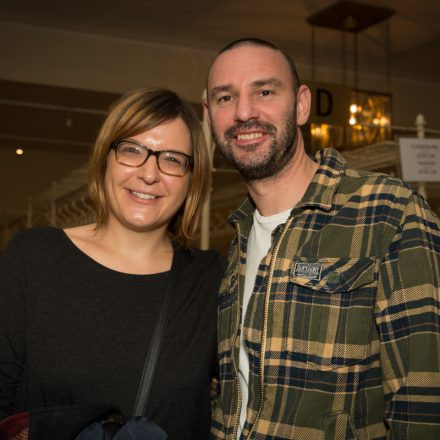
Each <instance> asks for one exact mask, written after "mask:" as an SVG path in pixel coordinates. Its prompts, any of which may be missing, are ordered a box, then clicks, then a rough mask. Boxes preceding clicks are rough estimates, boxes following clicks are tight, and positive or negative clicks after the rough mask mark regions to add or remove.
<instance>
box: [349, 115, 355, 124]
mask: <svg viewBox="0 0 440 440" xmlns="http://www.w3.org/2000/svg"><path fill="white" fill-rule="evenodd" d="M348 123H349V124H350V125H354V124H356V118H355V117H354V116H352V117H351V118H350V119H349V121H348Z"/></svg>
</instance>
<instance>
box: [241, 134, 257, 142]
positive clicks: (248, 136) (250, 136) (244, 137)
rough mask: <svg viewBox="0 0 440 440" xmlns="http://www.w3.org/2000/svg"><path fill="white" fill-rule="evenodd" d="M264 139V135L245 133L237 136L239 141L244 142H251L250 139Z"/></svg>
mask: <svg viewBox="0 0 440 440" xmlns="http://www.w3.org/2000/svg"><path fill="white" fill-rule="evenodd" d="M261 137H263V133H243V134H239V135H237V140H239V141H244V140H246V141H247V140H249V139H258V138H261Z"/></svg>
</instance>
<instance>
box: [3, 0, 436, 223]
mask: <svg viewBox="0 0 440 440" xmlns="http://www.w3.org/2000/svg"><path fill="white" fill-rule="evenodd" d="M333 3H335V2H334V1H326V0H272V1H271V2H267V0H240V1H237V0H222V1H219V0H186V1H181V0H161V1H156V0H149V1H148V0H125V1H124V2H120V1H114V0H108V1H106V2H98V1H93V0H87V1H86V0H76V1H74V2H62V1H59V0H40V1H35V0H20V1H2V2H0V21H3V22H6V23H17V24H27V25H35V26H38V27H43V28H54V29H63V30H70V31H74V32H79V33H83V34H96V35H105V36H112V37H116V38H121V39H126V40H136V41H142V42H148V43H150V44H157V45H158V46H161V45H165V46H168V47H169V46H171V47H177V48H182V49H196V50H197V49H200V50H204V51H208V52H210V53H212V54H215V53H216V52H217V51H218V50H219V49H220V48H221V47H222V46H224V45H225V44H226V43H228V42H229V41H231V40H233V39H236V38H240V37H243V36H256V37H260V38H264V39H268V40H270V41H273V42H275V43H276V44H278V45H280V47H282V48H283V49H285V50H286V51H287V52H289V53H291V54H294V56H295V60H296V61H297V62H298V63H304V64H310V62H311V26H310V25H309V24H308V23H307V18H308V17H310V16H311V15H313V14H315V13H316V12H318V11H321V10H323V9H324V8H326V7H329V6H331V5H332V4H333ZM358 3H363V4H367V5H375V6H379V7H386V8H390V9H392V10H394V11H395V13H394V15H393V16H392V17H391V19H390V28H389V31H390V43H391V44H390V48H391V71H392V73H393V75H395V74H398V75H399V77H401V78H407V79H411V80H416V81H420V82H425V83H436V84H437V85H438V84H439V82H440V81H439V72H440V56H439V52H440V1H438V0H418V1H417V2H416V1H414V0H383V1H378V0H368V1H366V0H358ZM359 35H361V36H362V38H360V37H359V44H360V46H361V49H362V50H361V51H360V54H361V55H360V57H359V68H360V69H362V70H363V71H367V72H371V73H373V74H374V73H375V72H380V73H381V74H382V75H383V66H384V64H385V63H386V50H385V41H386V38H387V27H386V25H385V24H384V23H381V24H379V25H377V26H372V27H370V28H368V29H366V30H364V31H362V32H361V33H360V34H359ZM315 36H316V58H317V59H318V60H319V64H320V65H323V66H328V67H330V68H337V69H340V66H341V33H339V32H335V31H333V30H329V29H325V28H318V29H316V32H315ZM0 47H1V42H0ZM408 60H411V61H410V62H409V61H408ZM6 61H7V60H6ZM2 62H5V60H4V59H3V60H2ZM117 96H118V94H116V93H104V92H102V91H101V92H97V91H87V90H76V89H66V88H62V87H51V86H50V85H44V86H43V85H38V84H24V83H19V82H13V81H6V80H2V79H1V78H0V120H1V121H2V122H1V124H0V161H1V163H2V176H3V177H0V178H1V179H2V180H0V185H1V187H2V188H3V190H2V194H1V200H0V204H1V208H0V223H1V216H2V214H5V213H7V212H19V211H20V212H23V211H25V209H26V200H27V196H24V194H27V195H29V194H33V195H34V196H35V195H37V194H39V193H41V192H43V191H44V190H47V189H48V188H49V187H50V182H51V181H53V180H58V179H60V178H61V177H62V176H63V175H65V174H66V173H68V172H69V171H70V170H72V169H74V168H77V167H79V166H80V165H81V164H82V163H84V162H85V161H86V160H87V155H88V151H89V145H90V144H91V142H92V141H93V139H94V137H95V136H96V131H97V128H98V127H99V125H100V124H101V122H102V119H103V117H104V114H105V110H106V109H107V108H108V105H109V103H110V102H112V101H113V100H114V99H115V98H116V97H117ZM8 101H14V104H13V105H12V104H8ZM28 101H31V102H30V104H32V105H27V103H29V102H28ZM17 102H21V104H20V105H17ZM39 105H41V107H39ZM63 108H66V109H70V110H72V109H73V111H74V109H75V108H76V109H78V110H81V109H82V110H84V109H85V110H86V111H78V112H77V113H75V111H74V113H73V114H72V117H73V120H74V127H71V124H70V122H69V120H70V115H69V112H66V111H61V112H60V110H63ZM57 118H62V121H61V122H59V123H58V122H57V120H58V119H57ZM76 118H80V120H79V122H78V119H76ZM48 120H49V121H51V122H52V123H51V124H47V122H43V121H48ZM23 121H25V123H24V122H23ZM75 124H77V125H75ZM78 126H81V127H83V129H81V130H78V129H77V127H78ZM55 127H58V128H57V129H55ZM5 133H7V136H6V135H5ZM21 140H27V142H28V144H27V145H30V146H31V147H32V148H33V153H32V154H34V155H35V154H36V153H38V154H39V161H40V163H41V160H43V159H42V158H44V161H45V162H44V163H46V164H47V167H35V163H36V158H35V156H33V155H32V154H28V155H27V157H26V158H24V157H23V158H18V157H15V148H16V147H19V145H20V142H21ZM73 147H75V148H73ZM61 153H67V155H66V154H64V155H62V154H61ZM19 161H20V168H19V167H18V165H19ZM25 161H27V162H26V164H25V166H24V163H25ZM5 164H7V165H5ZM19 170H20V171H19ZM17 178H19V179H18V180H19V183H18V184H16V183H15V181H17ZM228 179H229V180H231V177H228ZM5 182H6V183H5ZM234 182H235V177H234ZM237 182H238V179H237ZM237 185H238V183H237ZM8 186H9V187H10V188H12V187H14V186H16V187H17V188H16V189H17V191H15V192H12V191H11V190H9V191H4V189H6V188H7V187H8ZM20 191H21V192H20ZM225 194H226V196H227V193H226V192H225Z"/></svg>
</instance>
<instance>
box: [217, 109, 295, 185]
mask: <svg viewBox="0 0 440 440" xmlns="http://www.w3.org/2000/svg"><path fill="white" fill-rule="evenodd" d="M257 127H261V128H263V129H264V131H265V132H266V133H268V134H269V135H270V136H272V138H273V140H272V142H271V144H270V146H269V149H268V151H267V152H266V153H264V154H263V155H258V156H255V153H253V152H252V151H253V150H255V149H257V147H258V143H255V144H248V145H247V146H246V148H247V149H248V152H247V153H246V155H245V158H244V160H243V159H239V158H238V157H236V156H235V155H234V151H233V148H232V141H233V138H234V133H236V132H237V131H239V130H240V129H252V128H257ZM277 134H278V129H277V128H276V127H275V126H274V125H272V124H269V123H265V122H260V121H258V120H250V121H247V122H242V123H237V124H235V125H234V126H233V127H231V128H229V129H228V130H226V132H225V134H224V138H225V140H224V141H221V140H220V136H219V133H218V132H216V130H215V127H213V129H212V137H213V139H214V142H215V143H216V145H217V147H218V148H219V149H220V151H221V153H222V154H223V156H224V157H225V159H226V160H227V161H228V162H229V163H230V164H231V165H232V166H233V167H234V168H236V169H237V170H238V172H239V173H240V174H241V176H242V177H243V179H244V180H245V181H247V182H248V181H253V180H263V179H270V178H272V177H275V176H276V175H278V174H279V173H280V172H281V171H282V170H283V169H284V168H285V167H286V165H287V164H288V163H289V162H290V160H291V159H292V157H293V155H294V153H295V150H296V144H297V137H298V128H297V126H296V114H295V113H294V112H292V113H291V114H289V115H287V118H285V119H284V123H283V125H282V127H281V130H280V133H279V137H278V138H277Z"/></svg>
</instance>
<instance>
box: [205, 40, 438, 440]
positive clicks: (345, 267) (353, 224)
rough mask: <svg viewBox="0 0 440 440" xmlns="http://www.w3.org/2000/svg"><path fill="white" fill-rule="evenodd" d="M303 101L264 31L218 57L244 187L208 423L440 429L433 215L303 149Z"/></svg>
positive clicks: (213, 91)
mask: <svg viewBox="0 0 440 440" xmlns="http://www.w3.org/2000/svg"><path fill="white" fill-rule="evenodd" d="M309 112H310V91H309V89H308V88H307V87H306V86H304V85H300V84H299V80H298V76H297V73H296V70H295V67H294V65H293V63H292V62H291V60H290V59H289V58H288V57H287V56H286V55H285V54H284V53H283V52H281V51H280V50H279V49H277V48H276V47H275V46H273V45H272V44H271V43H268V42H266V41H262V40H257V39H244V40H238V41H236V42H233V43H231V44H230V45H228V46H227V47H226V48H224V49H223V50H222V51H221V52H220V53H219V55H218V56H217V57H216V59H215V60H214V62H213V64H212V67H211V70H210V72H209V76H208V81H207V102H206V103H205V113H206V116H207V118H208V121H209V123H210V125H211V129H212V133H213V137H214V140H215V142H216V144H217V146H218V147H219V148H220V149H221V151H222V152H223V154H224V155H225V157H226V158H227V159H228V160H229V161H230V162H231V163H232V164H233V165H234V166H235V167H236V168H237V169H238V170H239V172H240V173H241V175H242V176H243V178H244V179H245V181H246V184H247V187H248V191H249V196H248V198H247V199H246V200H245V202H244V203H243V204H242V206H241V207H240V208H239V209H238V211H237V212H236V213H235V214H233V215H232V216H231V222H232V224H233V225H234V227H235V228H236V237H235V238H234V240H233V242H232V245H231V249H230V252H229V265H228V269H227V273H226V276H225V278H224V280H223V282H222V285H221V290H220V302H219V362H220V396H219V399H218V401H217V404H216V408H215V410H214V421H213V427H212V436H213V438H226V439H236V438H241V439H244V438H252V439H299V440H302V439H305V440H308V439H312V440H314V439H323V440H324V439H326V440H327V439H338V440H339V439H391V438H392V439H418V440H426V439H439V438H440V374H439V368H440V367H439V363H440V343H439V341H440V337H439V322H440V319H439V304H440V302H439V301H440V288H439V283H440V232H439V229H440V228H439V220H438V218H437V217H436V216H435V215H434V214H433V213H432V212H431V211H430V210H429V208H428V206H427V204H426V203H425V202H424V200H423V199H422V198H421V197H420V196H419V195H418V194H417V193H416V192H415V191H413V190H412V189H411V188H410V187H409V186H408V185H406V184H403V183H402V182H401V181H399V180H397V179H394V178H391V177H388V176H385V175H380V174H377V173H371V172H364V171H355V170H352V169H349V168H347V167H346V166H345V162H344V160H343V158H342V156H341V155H340V154H339V153H338V152H336V151H335V150H331V149H328V150H323V151H320V152H319V153H318V154H317V156H316V157H315V158H314V159H311V158H310V157H308V156H307V154H306V152H305V148H304V139H303V136H302V134H301V130H300V129H299V126H301V125H303V124H304V123H306V121H307V119H308V116H309Z"/></svg>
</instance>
